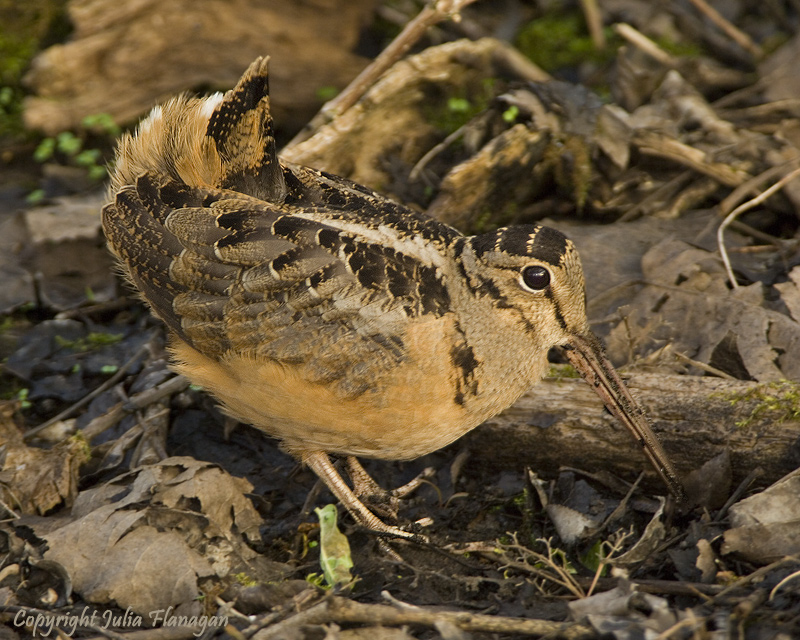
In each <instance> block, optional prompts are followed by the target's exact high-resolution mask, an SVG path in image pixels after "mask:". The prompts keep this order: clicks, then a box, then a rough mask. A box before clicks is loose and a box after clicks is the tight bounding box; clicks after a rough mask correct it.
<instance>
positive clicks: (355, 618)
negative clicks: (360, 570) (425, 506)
mask: <svg viewBox="0 0 800 640" xmlns="http://www.w3.org/2000/svg"><path fill="white" fill-rule="evenodd" d="M330 623H337V624H342V623H350V624H371V625H383V626H395V627H396V626H402V625H419V626H424V627H430V628H436V625H437V624H441V623H450V624H452V625H454V626H456V627H457V628H458V629H461V630H462V631H466V632H470V631H471V632H478V633H479V632H484V633H495V634H512V635H515V636H523V635H529V636H546V635H552V636H558V637H559V638H566V639H568V640H581V639H584V638H586V639H587V640H588V639H589V638H594V637H596V636H595V633H594V631H593V630H592V629H591V628H590V627H588V626H586V625H582V624H571V623H561V622H552V621H550V620H536V619H530V618H528V619H526V618H511V617H507V616H494V615H484V614H476V613H468V612H466V611H438V610H431V609H428V608H424V607H413V608H407V607H402V608H397V607H393V606H390V605H385V604H365V603H361V602H354V601H352V600H348V599H347V598H343V597H341V596H335V597H333V598H331V599H330V600H328V601H326V602H322V603H320V604H318V605H315V606H313V607H311V608H310V609H308V610H306V611H303V612H301V613H298V614H296V615H294V616H292V617H291V618H289V619H287V620H284V621H282V622H279V623H278V624H276V625H273V626H272V627H269V628H267V629H264V630H262V631H260V632H259V633H257V634H256V635H255V636H254V640H271V639H273V638H274V639H278V638H288V637H292V636H293V635H294V633H295V632H297V631H298V630H300V629H301V628H302V627H303V626H306V625H321V624H330Z"/></svg>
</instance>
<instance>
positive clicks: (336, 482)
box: [301, 451, 424, 540]
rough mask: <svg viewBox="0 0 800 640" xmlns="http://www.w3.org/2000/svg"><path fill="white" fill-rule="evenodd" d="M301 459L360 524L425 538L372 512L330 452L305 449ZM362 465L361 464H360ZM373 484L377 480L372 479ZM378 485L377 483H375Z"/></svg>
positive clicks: (413, 537)
mask: <svg viewBox="0 0 800 640" xmlns="http://www.w3.org/2000/svg"><path fill="white" fill-rule="evenodd" d="M301 460H302V462H303V463H304V464H307V465H308V466H309V468H310V469H311V470H312V471H313V472H314V473H316V474H317V476H319V478H320V480H322V481H323V482H324V483H325V485H326V486H327V487H328V489H330V490H331V493H333V495H334V496H336V498H337V499H338V500H339V502H341V503H342V505H343V506H344V508H345V509H347V510H348V511H349V512H350V514H351V515H352V516H353V518H355V520H356V522H358V523H359V524H360V525H362V526H364V527H366V528H367V529H371V530H372V531H376V532H378V533H383V534H386V535H389V536H395V537H398V538H406V539H408V540H424V538H423V537H422V536H420V535H417V534H415V533H409V532H408V531H403V530H402V529H400V528H399V527H392V526H389V525H388V524H386V523H384V522H383V521H382V520H380V519H379V518H378V517H377V516H376V515H375V514H374V513H372V512H371V511H370V510H369V509H367V507H366V506H364V503H363V502H361V500H359V499H358V497H356V494H354V493H353V491H352V490H351V489H350V487H348V486H347V483H346V482H345V481H344V479H343V478H342V476H340V475H339V472H338V471H336V469H335V468H334V466H333V464H332V463H331V460H330V458H329V457H328V454H327V453H325V452H324V451H304V452H303V453H302V455H301ZM359 466H360V465H359ZM361 471H362V472H363V473H364V475H365V476H366V477H368V478H369V475H367V472H366V471H364V469H363V468H362V469H361ZM370 480H371V481H372V483H373V484H375V481H374V480H372V479H371V478H370ZM375 486H377V485H375Z"/></svg>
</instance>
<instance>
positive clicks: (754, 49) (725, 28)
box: [689, 0, 764, 60]
mask: <svg viewBox="0 0 800 640" xmlns="http://www.w3.org/2000/svg"><path fill="white" fill-rule="evenodd" d="M689 2H691V3H692V4H693V5H694V6H695V8H696V9H697V10H698V11H699V12H700V13H702V14H703V15H704V16H705V17H706V18H708V19H709V20H711V22H713V23H714V24H715V25H716V26H717V27H718V28H719V29H720V30H721V31H722V32H723V33H724V34H725V35H727V36H728V37H729V38H730V39H731V40H733V41H734V42H735V43H736V44H738V45H739V46H740V47H741V48H742V49H744V50H745V51H747V52H749V53H751V54H753V56H754V57H755V58H756V59H758V60H760V59H761V58H762V57H763V56H764V50H763V49H762V48H761V47H759V46H758V45H757V44H756V43H755V42H753V39H752V38H751V37H750V36H748V35H747V34H746V33H745V32H744V31H742V30H741V29H739V28H738V27H736V26H735V25H733V24H731V22H730V21H728V20H727V19H726V18H725V17H724V16H723V15H722V14H721V13H720V12H719V11H717V10H716V9H715V8H714V7H712V6H711V5H710V4H708V3H707V2H706V0H689Z"/></svg>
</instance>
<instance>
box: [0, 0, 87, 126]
mask: <svg viewBox="0 0 800 640" xmlns="http://www.w3.org/2000/svg"><path fill="white" fill-rule="evenodd" d="M70 28H71V27H70V25H69V21H68V19H67V15H66V0H26V1H25V2H19V0H0V138H12V139H18V138H20V137H23V136H25V135H26V132H25V128H24V126H23V123H22V99H23V97H24V95H25V93H24V90H23V88H22V77H23V75H24V74H25V72H26V71H27V69H28V66H29V65H30V62H31V60H32V59H33V56H34V55H36V53H38V52H39V51H40V50H41V49H42V48H43V47H45V46H48V45H50V44H53V43H55V42H60V41H62V40H63V39H64V38H65V37H66V35H67V34H68V32H69V30H70Z"/></svg>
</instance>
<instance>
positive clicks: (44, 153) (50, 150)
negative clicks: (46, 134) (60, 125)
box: [33, 138, 56, 162]
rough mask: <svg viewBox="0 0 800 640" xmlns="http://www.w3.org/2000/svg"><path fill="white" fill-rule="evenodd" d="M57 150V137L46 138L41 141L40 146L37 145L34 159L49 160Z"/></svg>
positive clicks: (38, 160)
mask: <svg viewBox="0 0 800 640" xmlns="http://www.w3.org/2000/svg"><path fill="white" fill-rule="evenodd" d="M55 151H56V140H55V138H45V139H44V140H42V141H41V142H40V143H39V146H37V147H36V150H35V151H34V152H33V159H34V160H36V162H47V161H48V160H49V159H50V158H52V157H53V154H54V153H55Z"/></svg>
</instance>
